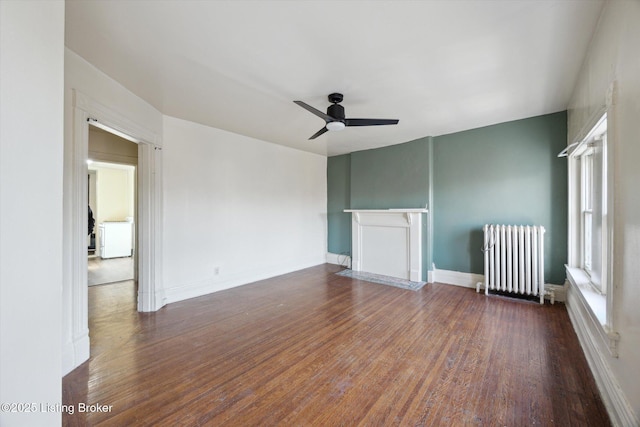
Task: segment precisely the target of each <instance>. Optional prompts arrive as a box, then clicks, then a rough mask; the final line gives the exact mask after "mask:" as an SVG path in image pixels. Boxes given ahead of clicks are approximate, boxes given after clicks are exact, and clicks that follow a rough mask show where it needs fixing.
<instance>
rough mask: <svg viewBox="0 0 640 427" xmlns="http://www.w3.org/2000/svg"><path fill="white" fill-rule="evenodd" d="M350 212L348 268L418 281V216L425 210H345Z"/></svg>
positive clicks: (419, 257)
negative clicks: (349, 263) (349, 259)
mask: <svg viewBox="0 0 640 427" xmlns="http://www.w3.org/2000/svg"><path fill="white" fill-rule="evenodd" d="M344 212H349V213H351V223H352V227H351V233H352V243H351V246H352V248H351V268H352V269H353V270H354V271H366V272H368V273H376V274H382V275H385V276H391V277H399V278H401V279H408V280H412V281H416V282H418V281H421V280H422V214H424V213H427V212H428V210H427V209H345V211H344Z"/></svg>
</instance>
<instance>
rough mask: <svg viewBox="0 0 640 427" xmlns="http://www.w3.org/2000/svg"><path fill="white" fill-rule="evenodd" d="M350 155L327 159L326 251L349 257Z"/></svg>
mask: <svg viewBox="0 0 640 427" xmlns="http://www.w3.org/2000/svg"><path fill="white" fill-rule="evenodd" d="M350 205H351V155H350V154H345V155H342V156H335V157H329V158H328V159H327V215H328V217H327V224H328V230H327V232H328V245H327V246H328V250H329V252H330V253H333V254H345V255H346V254H348V255H351V214H350V213H345V212H343V211H344V209H349V207H350Z"/></svg>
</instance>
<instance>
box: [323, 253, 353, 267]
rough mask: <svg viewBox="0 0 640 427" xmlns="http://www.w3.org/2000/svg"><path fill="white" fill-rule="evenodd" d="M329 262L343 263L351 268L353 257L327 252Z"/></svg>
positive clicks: (342, 264)
mask: <svg viewBox="0 0 640 427" xmlns="http://www.w3.org/2000/svg"><path fill="white" fill-rule="evenodd" d="M326 261H327V264H335V265H341V266H343V267H347V268H351V257H350V256H349V255H345V254H334V253H331V252H327V259H326Z"/></svg>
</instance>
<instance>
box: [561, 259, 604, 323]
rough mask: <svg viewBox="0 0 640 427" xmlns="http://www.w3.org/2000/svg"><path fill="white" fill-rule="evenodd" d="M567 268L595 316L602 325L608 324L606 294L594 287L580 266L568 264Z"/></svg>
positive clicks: (570, 278) (571, 278)
mask: <svg viewBox="0 0 640 427" xmlns="http://www.w3.org/2000/svg"><path fill="white" fill-rule="evenodd" d="M566 269H567V277H568V279H569V280H570V281H571V283H573V284H574V285H575V286H576V288H578V290H580V293H581V294H582V296H583V298H584V299H585V301H586V303H587V304H588V305H589V307H590V308H591V311H592V312H593V314H594V315H595V317H596V318H597V319H598V321H599V322H600V324H601V325H602V326H604V325H606V324H607V297H606V295H602V294H601V293H599V292H597V291H596V290H595V289H593V286H592V285H591V281H590V279H589V276H588V275H587V273H585V272H584V270H582V269H580V268H575V267H569V266H567V267H566Z"/></svg>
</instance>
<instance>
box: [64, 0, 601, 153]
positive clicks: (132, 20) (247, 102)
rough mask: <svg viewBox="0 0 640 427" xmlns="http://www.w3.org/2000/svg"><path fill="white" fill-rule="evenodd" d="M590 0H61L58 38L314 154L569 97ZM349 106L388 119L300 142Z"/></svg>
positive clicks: (154, 91) (492, 118)
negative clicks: (336, 108)
mask: <svg viewBox="0 0 640 427" xmlns="http://www.w3.org/2000/svg"><path fill="white" fill-rule="evenodd" d="M602 4H603V3H602V1H601V0H497V1H489V0H462V1H445V0H441V1H355V0H354V1H310V0H307V1H267V0H265V1H257V0H256V1H237V0H236V1H179V0H169V1H141V0H138V1H133V0H120V1H69V0H67V2H66V45H67V46H68V47H69V48H70V49H71V50H73V51H74V52H76V53H78V54H79V55H80V56H82V57H84V58H85V59H86V60H87V61H89V62H91V63H92V64H94V65H95V66H96V67H98V68H99V69H101V70H102V71H103V72H105V73H106V74H108V75H109V76H111V77H112V78H113V79H115V80H117V81H118V82H120V83H121V84H122V85H124V86H125V87H127V88H128V89H129V90H130V91H132V92H133V93H135V94H137V95H138V96H140V97H141V98H143V99H145V100H146V101H147V102H149V103H150V104H152V105H153V106H154V107H156V108H157V109H158V110H160V111H161V112H162V113H164V114H167V115H170V116H174V117H178V118H182V119H186V120H190V121H193V122H197V123H202V124H205V125H209V126H213V127H216V128H219V129H225V130H228V131H231V132H235V133H238V134H242V135H246V136H250V137H254V138H258V139H261V140H264V141H269V142H273V143H277V144H282V145H286V146H290V147H295V148H298V149H301V150H305V151H311V152H315V153H319V154H323V155H324V154H326V155H336V154H343V153H347V152H352V151H359V150H363V149H369V148H376V147H382V146H386V145H392V144H399V143H402V142H407V141H411V140H414V139H417V138H421V137H425V136H429V135H433V136H436V135H443V134H447V133H452V132H458V131H461V130H466V129H472V128H477V127H482V126H487V125H491V124H495V123H500V122H505V121H510V120H516V119H521V118H526V117H532V116H537V115H541V114H547V113H552V112H556V111H561V110H564V109H566V108H567V103H568V101H569V96H570V94H571V92H572V90H573V87H574V84H575V80H576V76H577V73H578V70H579V68H580V66H581V63H582V61H583V58H584V55H585V52H586V48H587V46H588V44H589V41H590V38H591V34H592V33H593V30H594V28H595V26H596V23H597V19H598V16H599V13H600V10H601V8H602ZM332 92H341V93H343V94H344V102H343V103H342V105H343V106H344V107H345V109H346V113H347V117H356V118H362V117H364V118H369V117H372V118H385V119H399V120H400V123H399V124H398V125H396V126H374V127H350V128H347V129H345V130H344V131H342V132H328V133H325V134H324V135H322V136H321V137H319V138H318V139H315V140H313V141H308V140H307V138H309V136H311V135H312V134H313V133H315V132H316V131H317V130H319V129H320V128H322V127H323V126H324V121H323V120H322V119H320V118H318V117H316V116H314V115H312V114H311V113H309V112H307V111H306V110H304V109H302V108H300V107H299V106H297V105H295V104H294V103H293V102H292V101H294V100H301V101H304V102H306V103H308V104H310V105H312V106H314V107H316V108H317V109H319V110H322V111H326V108H327V106H328V105H329V102H328V100H327V95H328V94H329V93H332Z"/></svg>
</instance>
